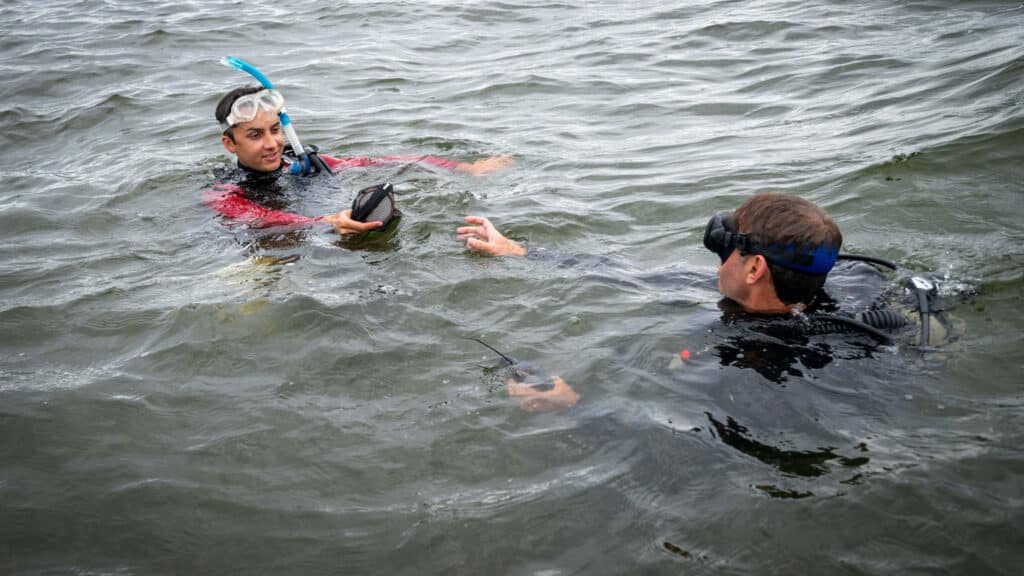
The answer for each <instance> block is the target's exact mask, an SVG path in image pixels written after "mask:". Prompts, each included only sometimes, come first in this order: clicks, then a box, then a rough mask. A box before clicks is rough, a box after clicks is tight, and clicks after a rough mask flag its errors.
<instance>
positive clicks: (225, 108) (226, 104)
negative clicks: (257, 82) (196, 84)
mask: <svg viewBox="0 0 1024 576" xmlns="http://www.w3.org/2000/svg"><path fill="white" fill-rule="evenodd" d="M260 90H263V88H261V87H260V86H242V87H241V88H235V89H234V90H232V91H231V92H228V93H227V94H225V95H224V96H223V97H222V98H221V99H220V101H219V102H217V111H216V113H215V116H216V117H217V123H218V124H223V123H224V122H227V119H228V115H229V114H231V105H232V104H234V103H235V100H238V99H239V98H241V97H242V96H245V95H247V94H255V93H257V92H259V91H260ZM232 128H234V127H232ZM232 128H228V129H227V130H225V131H224V135H225V136H227V137H228V138H231V141H232V142H234V141H235V134H234V130H232Z"/></svg>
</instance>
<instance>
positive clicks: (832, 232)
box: [735, 193, 843, 305]
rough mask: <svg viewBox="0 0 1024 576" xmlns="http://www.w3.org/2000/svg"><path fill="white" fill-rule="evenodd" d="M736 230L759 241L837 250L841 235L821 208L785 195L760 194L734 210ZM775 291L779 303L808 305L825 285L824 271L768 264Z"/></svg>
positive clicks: (801, 199)
mask: <svg viewBox="0 0 1024 576" xmlns="http://www.w3.org/2000/svg"><path fill="white" fill-rule="evenodd" d="M735 217H736V223H737V225H738V226H739V230H740V232H744V233H746V234H749V235H750V236H752V237H753V238H755V239H756V240H757V241H758V242H761V243H762V244H778V245H780V246H785V245H794V246H813V247H817V246H828V247H830V248H835V249H837V250H838V249H839V248H840V247H841V246H842V244H843V235H842V233H841V232H840V231H839V227H838V226H836V223H835V222H834V221H833V220H832V217H831V216H829V215H828V214H827V213H826V212H825V211H824V210H822V209H821V208H819V207H818V206H816V205H815V204H814V203H812V202H810V201H808V200H805V199H803V198H800V197H799V196H792V195H789V194H777V193H762V194H757V195H756V196H754V197H752V198H750V199H749V200H747V201H746V202H744V203H743V204H742V205H740V207H739V208H737V209H736V211H735ZM768 270H770V271H771V273H772V285H773V286H774V288H775V294H776V296H778V298H779V300H781V301H782V303H783V304H787V305H788V304H797V303H804V304H810V303H811V302H812V301H813V300H814V296H815V295H816V294H817V293H818V291H819V290H821V287H822V286H824V284H825V277H826V275H825V274H808V273H806V272H801V271H799V270H791V269H789V268H784V267H782V266H779V265H777V264H772V263H771V262H769V263H768Z"/></svg>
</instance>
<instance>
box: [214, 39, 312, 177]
mask: <svg viewBox="0 0 1024 576" xmlns="http://www.w3.org/2000/svg"><path fill="white" fill-rule="evenodd" d="M221 62H222V63H223V64H224V65H225V66H228V67H230V68H234V69H235V70H240V71H242V72H246V73H248V74H250V75H251V76H252V77H253V78H255V79H256V80H258V81H259V83H260V84H261V85H262V86H263V87H264V88H266V89H267V90H273V89H274V85H273V84H272V83H271V82H270V79H269V78H267V77H266V75H264V74H263V73H262V72H260V71H259V70H258V69H257V68H256V67H255V66H253V65H252V64H249V63H248V62H246V61H245V60H242V59H241V58H236V57H234V56H225V57H224V58H223V59H222V60H221ZM278 117H279V118H280V119H281V129H282V130H284V135H285V137H286V138H287V139H288V142H289V143H291V145H292V150H293V151H294V152H295V155H296V157H297V158H298V159H299V162H296V163H294V164H292V165H291V172H292V173H293V174H302V175H306V176H308V175H310V174H314V173H318V172H321V171H323V172H327V173H328V174H331V173H332V172H331V169H330V167H328V166H327V164H325V163H324V161H323V160H322V159H321V158H320V157H319V156H318V155H317V150H316V147H315V146H311V147H310V151H307V150H306V149H305V148H303V147H302V143H301V142H299V137H298V135H296V134H295V127H294V126H292V120H291V118H289V117H288V112H286V111H285V109H284V107H282V108H281V111H280V112H279V113H278Z"/></svg>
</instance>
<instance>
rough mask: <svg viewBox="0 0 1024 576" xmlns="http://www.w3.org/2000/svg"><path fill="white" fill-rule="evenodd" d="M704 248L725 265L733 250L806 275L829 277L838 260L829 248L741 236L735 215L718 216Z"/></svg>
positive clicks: (706, 233) (708, 230) (706, 231)
mask: <svg viewBox="0 0 1024 576" xmlns="http://www.w3.org/2000/svg"><path fill="white" fill-rule="evenodd" d="M704 247H705V248H707V249H708V250H711V251H712V252H714V253H715V254H718V257H719V258H721V259H722V262H725V261H726V260H728V259H729V255H730V254H732V251H733V250H739V251H740V254H744V255H745V254H760V255H762V256H764V257H765V258H766V259H767V260H768V261H769V262H771V263H772V264H776V265H778V266H782V267H783V268H787V269H789V270H797V271H799V272H804V273H807V274H813V275H820V274H828V272H829V270H831V269H832V266H834V265H835V263H836V260H837V259H838V258H839V249H838V248H832V247H829V246H806V245H805V246H797V245H795V244H785V245H782V244H763V243H761V242H758V241H757V240H755V239H753V238H751V237H750V236H748V235H747V234H745V233H741V232H740V229H739V226H738V225H737V224H736V218H735V217H734V216H733V213H732V212H719V213H717V214H715V215H714V216H712V217H711V220H709V221H708V225H707V228H705V229H704Z"/></svg>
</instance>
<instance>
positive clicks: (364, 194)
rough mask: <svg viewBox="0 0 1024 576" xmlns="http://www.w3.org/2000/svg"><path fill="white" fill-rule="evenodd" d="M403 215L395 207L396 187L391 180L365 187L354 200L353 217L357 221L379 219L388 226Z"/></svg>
mask: <svg viewBox="0 0 1024 576" xmlns="http://www.w3.org/2000/svg"><path fill="white" fill-rule="evenodd" d="M401 216H402V213H401V212H400V211H399V210H398V208H396V207H395V187H394V186H392V185H391V182H386V183H384V184H378V185H376V186H370V187H369V188H363V189H362V190H360V191H359V193H358V194H356V198H355V200H353V201H352V219H353V220H355V221H357V222H373V221H375V220H379V221H381V222H383V223H384V227H385V228H386V227H387V226H388V225H389V224H391V221H392V220H394V219H396V218H399V217H401Z"/></svg>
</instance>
